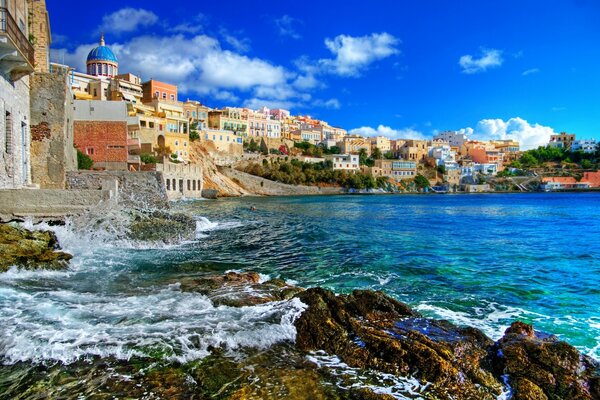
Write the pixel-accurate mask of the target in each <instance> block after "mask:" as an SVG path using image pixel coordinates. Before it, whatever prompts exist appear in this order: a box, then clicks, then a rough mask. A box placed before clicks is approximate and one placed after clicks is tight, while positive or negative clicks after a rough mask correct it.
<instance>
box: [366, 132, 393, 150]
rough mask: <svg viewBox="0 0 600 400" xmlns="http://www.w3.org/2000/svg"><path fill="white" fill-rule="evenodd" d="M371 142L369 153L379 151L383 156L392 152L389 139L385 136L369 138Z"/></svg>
mask: <svg viewBox="0 0 600 400" xmlns="http://www.w3.org/2000/svg"><path fill="white" fill-rule="evenodd" d="M369 141H370V142H371V152H373V150H375V149H376V148H377V149H379V150H380V151H381V154H385V153H387V152H389V151H391V150H392V147H391V143H390V139H388V138H387V137H385V136H377V137H371V138H369Z"/></svg>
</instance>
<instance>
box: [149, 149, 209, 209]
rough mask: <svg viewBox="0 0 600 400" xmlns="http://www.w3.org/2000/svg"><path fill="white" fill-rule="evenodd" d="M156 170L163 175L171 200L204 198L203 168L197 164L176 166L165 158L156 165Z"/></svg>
mask: <svg viewBox="0 0 600 400" xmlns="http://www.w3.org/2000/svg"><path fill="white" fill-rule="evenodd" d="M156 170H157V171H159V172H162V174H163V176H162V177H163V184H164V185H165V188H166V191H167V197H168V198H169V200H178V199H182V198H186V199H199V198H201V197H202V187H203V175H202V167H201V166H199V165H196V164H174V163H171V162H168V161H167V159H166V158H165V159H164V160H163V163H162V164H156Z"/></svg>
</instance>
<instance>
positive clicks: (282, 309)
mask: <svg viewBox="0 0 600 400" xmlns="http://www.w3.org/2000/svg"><path fill="white" fill-rule="evenodd" d="M305 307H306V306H305V305H304V304H302V303H301V302H300V301H299V300H298V299H293V300H289V301H282V302H274V303H268V304H263V305H258V306H252V307H240V308H233V307H225V306H219V307H214V306H213V304H212V303H211V301H210V300H209V299H208V298H206V297H205V296H202V295H198V294H194V293H182V292H180V291H179V290H178V287H177V286H176V285H172V286H170V287H168V288H166V289H162V290H160V291H156V292H154V293H150V294H146V295H139V296H109V295H102V294H93V293H77V292H72V291H66V290H61V291H54V292H37V293H35V294H29V293H26V292H24V291H21V290H16V289H14V288H10V287H0V321H1V324H0V354H3V355H4V362H5V363H16V362H19V361H31V362H35V363H37V362H44V361H60V362H62V363H72V362H74V361H76V360H78V359H82V358H83V359H85V358H89V357H91V356H101V357H108V356H112V357H116V358H118V359H129V358H131V357H132V356H134V355H135V356H146V355H147V354H146V353H147V350H144V349H147V348H152V349H160V350H161V351H163V352H164V353H166V356H165V358H166V359H169V360H177V361H179V362H187V361H190V360H194V359H199V358H203V357H205V356H206V355H208V354H209V348H210V347H224V348H226V349H227V350H230V351H232V350H235V349H239V348H240V347H254V348H267V347H269V346H271V345H273V344H275V343H278V342H281V341H286V340H289V341H293V340H295V337H296V329H295V327H294V325H293V322H294V321H295V319H296V318H298V316H299V315H300V314H301V313H302V312H303V311H304V309H305Z"/></svg>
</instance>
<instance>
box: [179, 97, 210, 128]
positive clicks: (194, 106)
mask: <svg viewBox="0 0 600 400" xmlns="http://www.w3.org/2000/svg"><path fill="white" fill-rule="evenodd" d="M183 110H184V112H185V116H186V118H188V119H189V121H190V124H195V125H196V130H202V129H207V128H208V112H209V111H211V108H210V107H206V106H205V105H203V104H202V103H200V102H198V101H194V100H189V99H188V100H187V101H186V102H185V103H183Z"/></svg>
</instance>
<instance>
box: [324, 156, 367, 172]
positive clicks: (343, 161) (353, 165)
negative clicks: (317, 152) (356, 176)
mask: <svg viewBox="0 0 600 400" xmlns="http://www.w3.org/2000/svg"><path fill="white" fill-rule="evenodd" d="M327 158H329V159H330V160H331V162H332V163H333V170H334V171H335V170H342V171H358V170H359V169H360V165H359V157H358V155H357V154H334V155H331V156H328V157H327Z"/></svg>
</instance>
